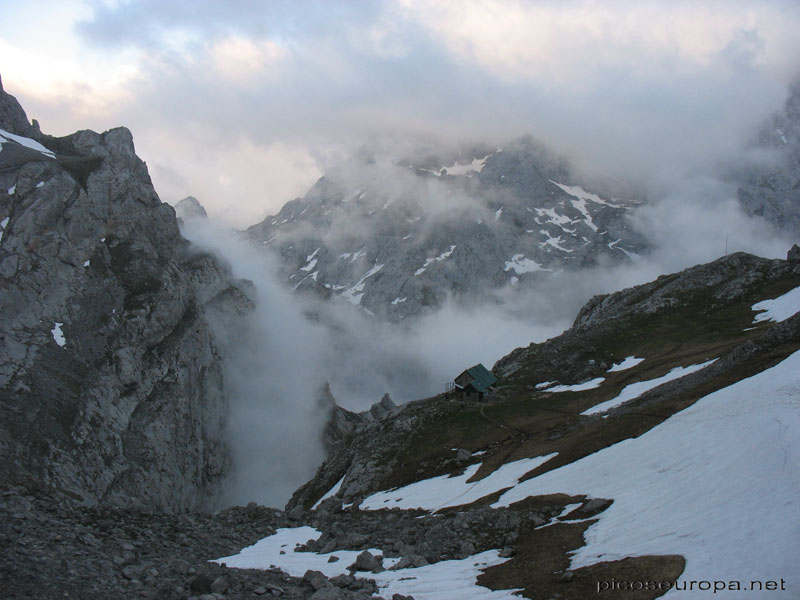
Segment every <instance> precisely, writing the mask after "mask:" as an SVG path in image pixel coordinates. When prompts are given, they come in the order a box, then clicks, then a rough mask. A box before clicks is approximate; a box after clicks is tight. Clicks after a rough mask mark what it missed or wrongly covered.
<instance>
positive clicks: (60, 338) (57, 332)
mask: <svg viewBox="0 0 800 600" xmlns="http://www.w3.org/2000/svg"><path fill="white" fill-rule="evenodd" d="M63 325H64V323H59V322H58V321H55V322H54V323H53V328H52V329H51V330H50V334H51V335H52V336H53V339H54V340H55V342H56V344H58V345H59V346H60V347H62V348H63V347H64V345H65V344H66V343H67V338H65V337H64V332H63V331H61V327H62V326H63Z"/></svg>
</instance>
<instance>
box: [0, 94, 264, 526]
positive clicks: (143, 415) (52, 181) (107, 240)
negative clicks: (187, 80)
mask: <svg viewBox="0 0 800 600" xmlns="http://www.w3.org/2000/svg"><path fill="white" fill-rule="evenodd" d="M0 128H2V129H3V130H4V131H5V133H3V132H0V134H2V135H3V137H2V138H0V142H2V151H0V225H2V232H0V235H1V236H2V237H0V314H2V315H3V318H2V319H1V320H0V473H2V475H0V480H2V481H3V482H4V483H5V484H7V485H8V484H13V483H14V482H31V481H34V482H39V483H40V484H44V485H46V486H51V487H53V488H57V489H60V490H62V491H64V492H67V493H69V494H71V495H73V496H76V497H78V498H80V499H81V501H83V502H85V503H88V504H97V503H107V504H114V505H122V506H131V507H136V508H140V509H145V510H170V511H181V510H186V509H190V508H195V509H196V508H200V507H202V506H206V505H208V504H210V503H213V499H214V497H215V495H216V494H217V493H218V492H219V490H220V485H221V483H222V481H223V479H224V477H225V476H226V474H227V471H228V469H229V467H230V458H229V452H228V448H227V444H226V442H225V436H224V427H225V420H226V411H227V399H226V395H225V385H224V377H223V375H224V374H223V368H222V364H221V359H220V354H219V351H218V346H217V343H216V341H215V338H214V335H213V333H212V330H211V328H210V325H209V319H210V318H211V316H212V315H214V314H216V315H218V316H219V317H220V318H221V319H228V322H232V321H235V320H236V318H237V317H236V315H242V314H244V313H245V312H246V311H248V310H249V309H250V308H251V306H252V304H251V302H250V300H249V299H248V298H247V296H246V295H245V294H244V293H243V292H242V291H241V290H240V289H239V287H237V284H236V283H235V282H234V281H233V280H232V278H231V276H230V273H229V272H228V271H227V270H226V269H225V268H224V267H222V266H221V265H220V264H219V262H218V261H217V260H216V259H215V258H214V257H212V256H210V255H208V254H202V253H197V252H195V251H193V250H192V249H191V248H190V246H189V243H188V242H187V241H186V240H185V239H184V238H183V237H182V236H181V235H180V233H179V231H178V225H177V222H176V219H175V212H174V211H173V209H172V208H171V207H170V206H168V205H166V204H163V203H162V202H161V201H160V200H159V198H158V196H157V195H156V192H155V191H154V189H153V186H152V183H151V181H150V177H149V175H148V173H147V168H146V166H145V164H144V163H143V162H142V161H141V160H140V159H139V158H138V157H137V156H136V153H135V150H134V146H133V140H132V136H131V133H130V132H129V131H128V130H127V129H124V128H118V129H112V130H111V131H107V132H105V133H102V134H99V133H95V132H92V131H79V132H77V133H75V134H72V135H69V136H66V137H63V138H54V137H50V136H45V135H42V134H40V133H39V132H38V131H37V129H36V128H35V127H33V126H32V125H30V124H29V123H28V121H27V117H26V116H25V113H24V111H23V110H22V108H21V107H20V106H19V103H18V102H17V101H16V100H15V99H14V98H13V97H12V96H10V95H8V94H6V93H5V92H4V91H2V90H0ZM29 136H32V137H29Z"/></svg>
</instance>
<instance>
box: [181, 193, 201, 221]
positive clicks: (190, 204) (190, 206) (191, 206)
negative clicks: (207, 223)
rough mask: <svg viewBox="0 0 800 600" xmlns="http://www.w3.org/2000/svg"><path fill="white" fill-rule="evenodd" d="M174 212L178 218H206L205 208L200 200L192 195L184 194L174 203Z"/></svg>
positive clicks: (185, 219)
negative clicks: (184, 196) (183, 196)
mask: <svg viewBox="0 0 800 600" xmlns="http://www.w3.org/2000/svg"><path fill="white" fill-rule="evenodd" d="M175 214H177V215H178V218H179V219H183V220H184V221H187V220H189V219H205V218H208V213H207V212H206V209H205V208H204V207H203V205H202V204H200V201H199V200H198V199H197V198H195V197H194V196H186V198H183V199H182V200H180V201H178V203H177V204H175Z"/></svg>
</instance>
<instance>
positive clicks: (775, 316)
mask: <svg viewBox="0 0 800 600" xmlns="http://www.w3.org/2000/svg"><path fill="white" fill-rule="evenodd" d="M752 309H753V310H754V311H761V310H763V311H764V312H762V313H760V314H758V315H756V317H755V319H753V323H760V322H761V321H775V322H776V323H780V322H781V321H785V320H786V319H788V318H789V317H791V316H794V315H795V314H796V313H797V312H798V311H800V287H796V288H794V289H793V290H791V291H789V292H786V293H785V294H783V295H782V296H778V297H777V298H773V299H772V300H764V301H762V302H758V303H756V304H753V306H752Z"/></svg>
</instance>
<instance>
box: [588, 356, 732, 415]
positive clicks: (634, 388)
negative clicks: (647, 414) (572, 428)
mask: <svg viewBox="0 0 800 600" xmlns="http://www.w3.org/2000/svg"><path fill="white" fill-rule="evenodd" d="M715 360H717V359H716V358H715V359H713V360H709V361H706V362H704V363H699V364H696V365H689V366H688V367H675V368H674V369H672V370H671V371H670V372H669V373H667V374H666V375H662V376H661V377H656V378H655V379H647V380H645V381H637V382H636V383H632V384H630V385H626V386H625V387H624V388H623V389H622V391H621V392H620V393H619V395H618V396H616V397H615V398H612V399H611V400H606V401H605V402H601V403H600V404H598V405H596V406H593V407H592V408H590V409H588V410H585V411H583V412H582V413H581V414H582V415H596V414H597V413H602V412H606V411H609V410H611V409H612V408H615V407H617V406H619V405H620V404H623V403H625V402H628V401H629V400H633V399H634V398H638V397H639V396H641V395H642V394H644V393H645V392H648V391H650V390H652V389H653V388H656V387H658V386H660V385H661V384H662V383H667V382H668V381H672V380H673V379H680V378H681V377H683V376H684V375H689V374H690V373H694V372H695V371H699V370H700V369H704V368H705V367H707V366H708V365H710V364H711V363H713V362H714V361H715Z"/></svg>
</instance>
